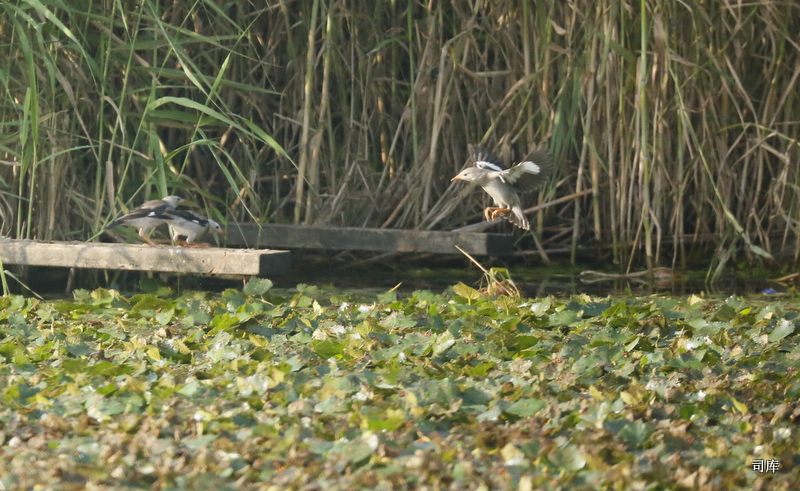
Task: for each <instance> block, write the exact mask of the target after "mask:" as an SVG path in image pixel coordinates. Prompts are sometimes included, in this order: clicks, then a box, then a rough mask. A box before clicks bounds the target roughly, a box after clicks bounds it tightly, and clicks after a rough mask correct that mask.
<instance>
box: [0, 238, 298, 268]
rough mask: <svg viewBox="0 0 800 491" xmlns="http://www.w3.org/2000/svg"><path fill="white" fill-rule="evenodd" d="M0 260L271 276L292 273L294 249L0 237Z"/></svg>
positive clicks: (71, 265) (70, 265)
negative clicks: (193, 246) (35, 239)
mask: <svg viewBox="0 0 800 491" xmlns="http://www.w3.org/2000/svg"><path fill="white" fill-rule="evenodd" d="M0 260H2V261H3V263H4V264H24V265H29V266H56V267H64V268H92V269H125V270H137V271H163V272H169V273H195V274H236V275H257V276H267V275H274V274H282V273H287V272H288V271H289V268H290V266H291V252H289V251H275V250H264V249H221V248H218V247H208V248H189V247H172V246H166V245H165V246H148V245H141V244H106V243H98V242H38V241H33V240H18V239H7V238H0Z"/></svg>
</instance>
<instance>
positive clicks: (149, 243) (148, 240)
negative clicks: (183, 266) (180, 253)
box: [139, 234, 158, 246]
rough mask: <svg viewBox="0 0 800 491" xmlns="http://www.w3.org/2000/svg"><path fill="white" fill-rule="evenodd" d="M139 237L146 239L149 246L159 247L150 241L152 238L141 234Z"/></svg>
mask: <svg viewBox="0 0 800 491" xmlns="http://www.w3.org/2000/svg"><path fill="white" fill-rule="evenodd" d="M139 237H141V238H142V239H144V241H145V242H147V245H151V246H154V245H158V244H156V243H155V242H153V241H152V240H150V237H148V236H146V235H142V234H139Z"/></svg>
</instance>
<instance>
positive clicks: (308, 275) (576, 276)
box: [11, 262, 787, 298]
mask: <svg viewBox="0 0 800 491" xmlns="http://www.w3.org/2000/svg"><path fill="white" fill-rule="evenodd" d="M67 272H68V270H66V269H63V268H31V269H30V271H29V273H28V281H27V284H28V285H29V286H30V287H31V289H33V290H34V291H36V292H37V293H39V294H41V295H44V296H46V297H48V298H58V297H64V298H71V296H72V295H71V294H69V293H67V292H66V290H65V289H66V284H67V274H68V273H67ZM580 272H581V269H580V268H571V269H568V268H563V267H562V268H552V269H548V268H544V267H538V268H530V267H523V266H520V267H515V266H509V267H508V273H509V274H510V276H511V279H512V280H513V281H514V282H515V284H516V285H517V287H518V288H519V289H520V291H521V292H522V294H523V296H526V297H533V298H535V297H543V296H547V295H577V294H588V295H592V296H599V297H604V296H608V295H612V296H616V295H634V296H646V295H651V294H654V293H660V294H667V295H677V296H684V295H691V294H706V295H714V296H729V295H740V296H749V295H753V294H759V295H769V294H781V293H783V292H786V290H787V289H786V287H783V286H781V285H779V284H777V283H774V282H771V281H769V280H768V279H767V276H766V275H765V274H764V273H763V272H762V273H761V275H762V276H761V277H758V278H756V277H750V278H747V277H734V276H732V275H731V276H728V277H726V278H724V279H723V281H720V282H718V283H716V284H713V285H708V284H706V283H705V281H704V280H705V272H704V271H698V272H694V273H687V274H685V275H683V278H681V279H680V280H678V281H665V282H661V283H659V284H654V283H652V282H649V281H647V279H646V278H644V277H638V278H631V279H622V278H617V279H614V278H606V277H592V278H589V277H586V276H581V274H580ZM606 274H611V273H610V272H609V273H606ZM483 276H484V275H483V272H482V271H481V270H480V269H478V268H477V267H476V266H474V265H472V264H468V265H466V266H463V265H459V266H455V267H454V265H453V264H449V265H447V267H417V266H415V265H410V264H405V265H404V264H399V265H398V267H391V266H387V265H386V264H380V265H374V266H361V267H341V266H340V267H329V266H325V265H321V264H319V263H317V264H309V263H303V262H300V263H296V264H295V267H293V269H292V271H291V272H290V273H289V274H287V275H281V276H275V277H272V278H270V279H271V280H272V281H273V283H274V285H275V288H279V289H293V288H295V287H296V286H297V285H298V284H308V285H316V286H325V285H328V286H330V287H332V288H333V289H336V290H340V291H347V292H349V293H355V292H362V293H363V294H364V295H374V294H375V293H384V292H386V291H388V290H390V289H393V288H396V289H397V291H398V292H401V293H411V292H413V291H415V290H430V291H432V292H434V293H441V292H442V291H444V290H445V289H447V288H448V287H451V286H453V285H455V284H457V283H459V282H463V283H465V284H466V285H469V286H472V287H474V288H482V287H485V286H486V282H485V281H484V280H483ZM774 276H779V275H778V274H775V275H774ZM109 277H111V276H109ZM156 277H158V276H157V275H156ZM111 278H113V277H111ZM141 278H146V276H145V275H144V274H143V273H142V274H140V273H135V272H127V273H124V274H123V275H122V276H121V277H120V278H119V279H117V280H116V283H113V284H112V285H113V287H116V288H120V287H121V289H122V290H123V291H124V292H125V293H126V294H128V293H135V292H136V291H137V290H138V288H137V286H136V285H138V284H139V281H140V279H141ZM163 278H164V279H165V281H166V283H167V284H169V285H171V286H175V287H178V288H181V289H188V290H207V291H210V292H221V291H222V290H224V289H226V288H241V287H242V284H243V283H242V280H241V279H235V278H227V279H221V278H216V277H202V276H184V277H182V278H180V279H177V277H175V276H168V277H163ZM103 280H104V277H103V275H102V273H101V274H99V275H97V276H92V275H90V274H88V273H87V272H83V273H81V274H79V276H78V278H77V284H76V287H78V288H84V289H89V290H91V289H94V288H96V287H107V286H109V285H107V284H106V283H105V282H104V281H103ZM11 283H12V285H13V283H14V282H13V280H12V281H11ZM118 285H119V286H118ZM769 290H774V292H772V293H766V294H765V293H763V292H764V291H769ZM16 293H22V294H25V295H28V294H29V293H27V292H26V291H24V290H22V291H18V292H16Z"/></svg>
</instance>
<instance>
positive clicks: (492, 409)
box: [0, 280, 800, 490]
mask: <svg viewBox="0 0 800 491" xmlns="http://www.w3.org/2000/svg"><path fill="white" fill-rule="evenodd" d="M74 297H75V298H74V300H73V301H54V302H45V301H41V300H37V299H32V298H24V297H21V296H5V297H0V387H1V388H2V389H0V401H2V402H1V403H0V487H1V488H3V489H31V488H34V487H36V486H44V487H48V488H53V489H83V488H87V487H89V488H94V489H98V488H106V489H108V488H114V489H122V488H141V487H147V488H152V489H166V488H169V489H208V488H209V487H210V486H213V487H215V488H216V489H234V488H235V489H255V488H259V489H320V488H322V487H324V488H329V489H359V488H364V489H413V488H422V487H427V488H428V489H512V488H518V489H529V490H530V489H556V488H558V489H566V488H569V489H736V488H753V489H767V488H768V489H771V490H772V489H792V488H793V487H795V486H796V483H797V482H800V473H798V471H797V464H798V457H797V449H798V448H800V437H798V432H797V422H798V421H797V419H798V417H800V404H799V403H798V402H797V401H798V397H799V396H800V377H798V371H797V366H798V363H797V360H798V356H799V355H800V347H798V329H797V321H798V310H797V308H796V307H792V306H790V305H789V304H788V303H783V302H781V301H773V303H766V302H764V301H763V300H752V301H751V300H743V299H740V298H735V297H731V298H728V299H725V300H709V299H704V298H700V297H697V296H692V297H689V298H683V299H668V298H660V297H655V296H654V297H647V298H638V299H637V298H623V299H619V298H590V297H588V296H576V297H571V298H554V297H549V298H541V299H527V300H526V299H517V298H511V297H502V296H501V297H497V296H485V295H482V294H481V293H479V292H478V291H476V290H474V289H472V288H470V287H468V286H466V285H463V284H459V285H456V286H455V287H453V288H451V289H448V291H446V292H445V293H443V294H434V293H431V292H429V291H417V292H414V293H413V294H410V295H408V296H404V297H402V298H399V297H398V295H397V294H396V293H395V292H388V293H384V294H379V295H377V296H374V297H373V298H371V299H370V300H369V301H367V302H363V301H359V300H356V299H355V298H354V297H352V296H350V295H348V294H343V293H341V292H336V291H330V290H328V289H322V288H317V287H309V286H305V285H300V286H298V288H297V291H296V292H295V291H293V292H291V293H289V294H284V297H282V296H281V293H278V292H275V291H274V290H271V283H270V282H269V281H268V280H254V281H251V282H250V283H248V284H247V285H246V286H245V288H244V289H243V290H242V291H238V290H227V291H225V292H224V293H223V294H222V295H221V296H212V295H209V294H206V293H185V294H181V295H179V296H177V297H171V296H158V295H155V294H138V295H133V296H131V297H127V296H124V295H122V294H120V293H118V292H116V291H114V290H104V289H98V290H95V291H92V292H89V291H77V292H76V293H75V296H74ZM759 462H762V463H763V464H764V467H765V468H770V469H772V470H775V472H761V471H759V470H756V469H754V465H755V467H757V466H758V463H759ZM768 466H769V467H768ZM775 467H778V468H777V469H775ZM265 486H266V488H265Z"/></svg>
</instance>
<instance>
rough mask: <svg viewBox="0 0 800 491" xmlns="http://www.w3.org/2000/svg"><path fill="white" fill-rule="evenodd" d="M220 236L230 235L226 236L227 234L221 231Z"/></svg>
mask: <svg viewBox="0 0 800 491" xmlns="http://www.w3.org/2000/svg"><path fill="white" fill-rule="evenodd" d="M219 234H220V235H228V234H226V233H225V232H223V231H222V230H220V231H219Z"/></svg>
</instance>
